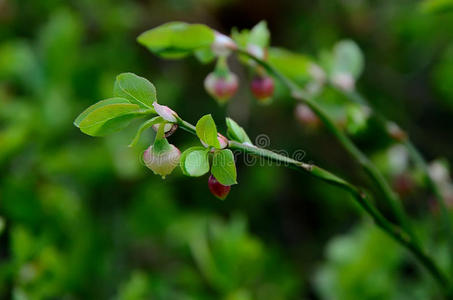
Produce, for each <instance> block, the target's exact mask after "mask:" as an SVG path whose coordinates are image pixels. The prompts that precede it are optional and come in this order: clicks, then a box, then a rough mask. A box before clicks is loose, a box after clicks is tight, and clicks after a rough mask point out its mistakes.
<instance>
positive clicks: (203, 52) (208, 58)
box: [195, 47, 215, 64]
mask: <svg viewBox="0 0 453 300" xmlns="http://www.w3.org/2000/svg"><path fill="white" fill-rule="evenodd" d="M195 57H196V58H197V59H198V60H199V61H200V62H201V63H202V64H207V63H210V62H212V61H213V60H214V59H215V54H214V52H213V51H212V49H211V47H205V48H201V49H198V50H196V51H195Z"/></svg>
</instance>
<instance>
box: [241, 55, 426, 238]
mask: <svg viewBox="0 0 453 300" xmlns="http://www.w3.org/2000/svg"><path fill="white" fill-rule="evenodd" d="M236 51H237V52H238V53H240V54H242V55H245V56H247V57H249V58H251V59H253V60H254V61H255V62H257V63H258V64H259V65H260V66H262V67H263V68H264V69H266V71H268V72H269V73H270V74H272V75H274V76H275V77H277V78H278V79H279V80H281V81H282V83H283V84H284V85H286V87H287V88H288V89H289V90H290V91H291V94H292V97H293V98H295V99H297V100H301V101H304V102H305V103H306V104H307V105H308V106H309V107H310V108H311V109H312V110H313V111H314V112H315V114H316V115H317V116H318V117H319V118H320V119H321V121H322V122H323V123H324V125H325V126H326V127H327V129H329V130H330V132H331V133H332V134H333V135H334V136H335V137H336V138H337V140H338V141H339V142H340V143H341V144H342V146H343V147H344V148H345V149H346V150H347V151H348V152H349V153H350V154H351V155H352V156H353V157H354V158H355V159H356V160H357V161H358V162H359V163H360V165H361V166H362V167H363V168H364V169H365V171H366V172H367V174H368V175H369V176H370V177H371V179H372V180H373V181H374V182H375V183H376V185H377V186H378V187H379V189H380V191H381V192H382V194H383V196H384V199H385V200H386V202H387V205H388V206H389V207H390V209H391V211H392V213H393V214H394V216H395V218H396V219H397V220H398V221H399V223H400V224H401V225H402V226H403V227H404V228H405V229H406V231H407V232H408V233H409V234H410V235H411V237H412V239H413V241H414V242H415V243H417V244H420V243H419V241H418V239H417V236H416V235H415V233H414V231H413V229H412V226H411V224H410V222H409V219H408V218H407V215H406V214H405V213H404V208H403V206H402V204H401V201H400V199H399V197H398V195H397V194H395V193H394V192H393V190H392V188H391V187H390V185H389V184H388V182H387V181H386V180H385V178H384V176H383V175H382V173H381V172H380V171H379V169H378V168H377V167H376V166H375V165H374V164H373V163H372V162H371V161H370V160H369V159H368V158H367V156H366V155H365V154H364V153H363V152H362V151H361V150H360V149H359V148H357V147H356V146H355V144H354V143H353V142H352V141H351V139H349V137H348V136H347V135H346V134H344V133H343V131H342V130H341V129H339V128H337V126H336V125H335V122H334V121H333V120H332V119H331V118H330V117H329V115H328V114H327V113H325V112H324V111H323V110H322V108H321V107H320V106H319V105H318V104H317V103H316V101H315V100H314V99H313V97H312V96H310V95H309V94H308V93H306V92H305V91H304V90H302V89H301V88H300V87H299V86H298V85H297V84H295V83H294V82H293V81H292V80H290V79H289V78H287V77H286V76H284V75H283V74H281V73H280V72H279V71H278V70H276V69H275V68H274V67H272V66H271V65H270V64H268V63H267V62H265V61H263V60H261V59H259V58H257V57H256V56H254V55H252V54H250V53H248V52H247V51H245V50H242V49H238V50H236Z"/></svg>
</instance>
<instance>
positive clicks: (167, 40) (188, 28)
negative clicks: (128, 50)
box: [137, 22, 214, 58]
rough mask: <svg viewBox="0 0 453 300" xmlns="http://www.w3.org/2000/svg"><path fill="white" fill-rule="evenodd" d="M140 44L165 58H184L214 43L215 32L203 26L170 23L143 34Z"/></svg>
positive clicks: (139, 39)
mask: <svg viewBox="0 0 453 300" xmlns="http://www.w3.org/2000/svg"><path fill="white" fill-rule="evenodd" d="M137 40H138V42H139V43H140V44H142V45H144V46H146V47H147V48H148V49H149V50H150V51H151V52H153V53H155V54H157V55H160V56H162V57H164V58H182V57H185V56H187V55H189V54H192V53H193V52H194V51H195V50H197V49H200V48H203V47H208V46H210V45H211V44H212V43H213V42H214V31H213V30H212V29H210V28H209V27H207V26H205V25H201V24H188V23H184V22H170V23H166V24H163V25H161V26H158V27H156V28H153V29H150V30H148V31H146V32H144V33H142V34H141V35H140V36H139V37H138V38H137Z"/></svg>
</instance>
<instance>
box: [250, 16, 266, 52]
mask: <svg viewBox="0 0 453 300" xmlns="http://www.w3.org/2000/svg"><path fill="white" fill-rule="evenodd" d="M248 42H249V43H250V44H253V45H257V46H260V47H263V48H266V47H268V46H269V42H270V33H269V29H267V23H266V21H261V22H259V23H258V24H256V25H255V26H254V27H253V28H252V30H251V31H250V34H249V39H248Z"/></svg>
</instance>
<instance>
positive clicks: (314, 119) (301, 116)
mask: <svg viewBox="0 0 453 300" xmlns="http://www.w3.org/2000/svg"><path fill="white" fill-rule="evenodd" d="M295 116H296V119H297V120H298V121H299V122H300V123H301V124H302V125H304V126H308V127H310V128H317V127H318V126H319V125H320V124H321V122H320V120H319V118H318V116H317V115H316V114H315V113H314V112H313V111H312V110H311V108H310V107H308V105H306V104H298V105H297V106H296V109H295Z"/></svg>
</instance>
